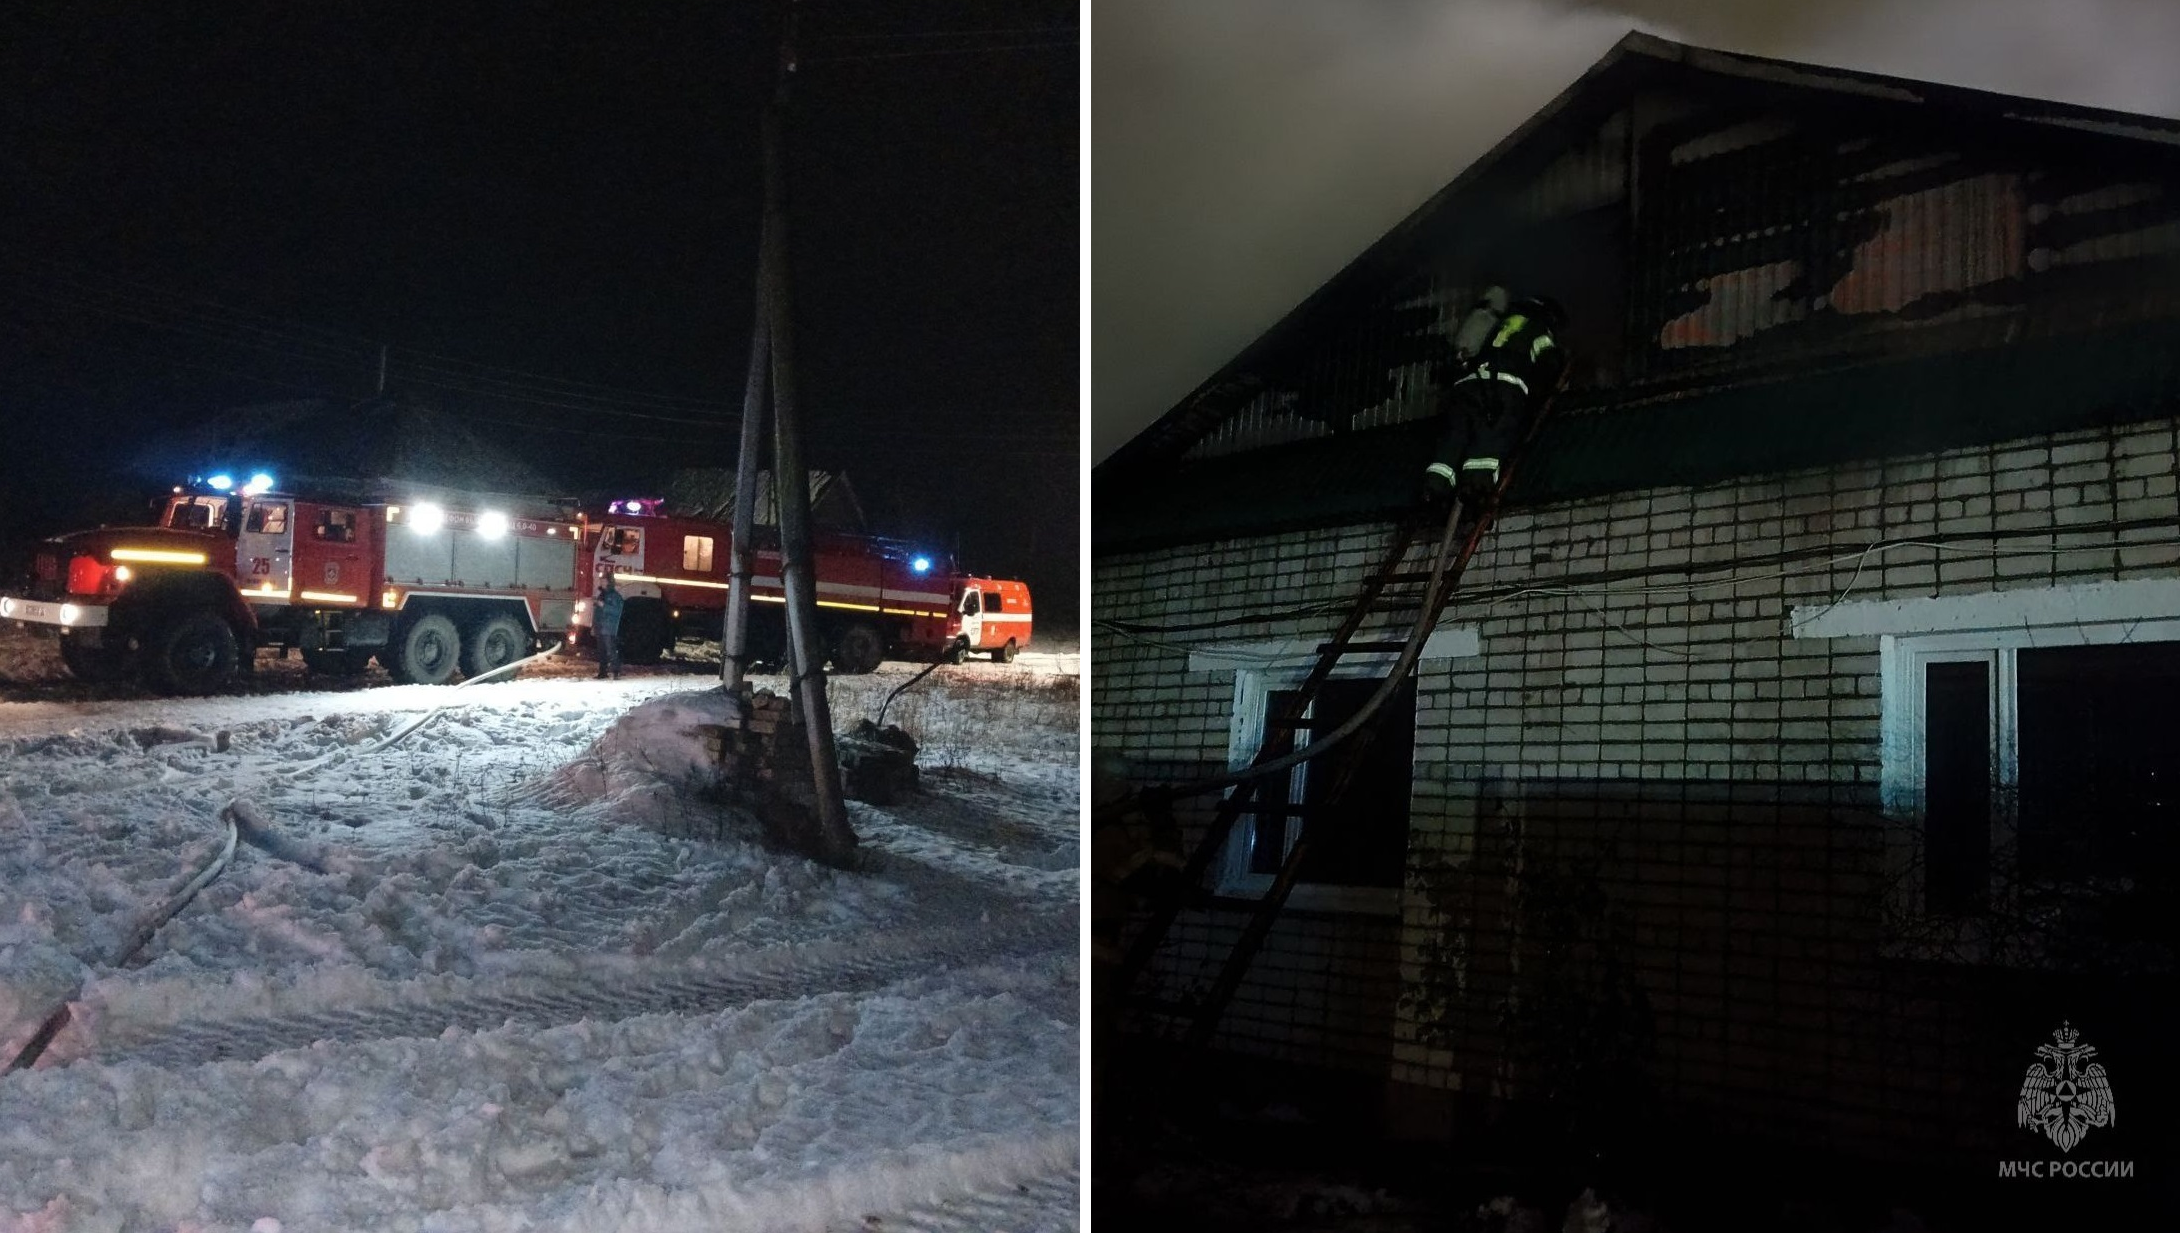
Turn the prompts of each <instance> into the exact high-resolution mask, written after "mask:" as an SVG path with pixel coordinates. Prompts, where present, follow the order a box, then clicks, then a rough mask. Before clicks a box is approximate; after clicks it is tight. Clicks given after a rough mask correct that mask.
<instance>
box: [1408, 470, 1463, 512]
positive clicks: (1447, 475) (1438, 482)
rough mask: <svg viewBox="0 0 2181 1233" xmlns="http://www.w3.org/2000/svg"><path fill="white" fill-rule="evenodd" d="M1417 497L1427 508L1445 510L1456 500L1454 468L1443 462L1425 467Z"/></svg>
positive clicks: (1418, 485)
mask: <svg viewBox="0 0 2181 1233" xmlns="http://www.w3.org/2000/svg"><path fill="white" fill-rule="evenodd" d="M1416 496H1417V501H1418V503H1419V504H1421V505H1423V506H1424V507H1425V508H1427V509H1435V510H1444V509H1445V508H1446V506H1447V502H1449V501H1451V500H1453V498H1454V468H1452V467H1450V466H1448V465H1446V464H1445V463H1443V462H1434V463H1432V464H1431V465H1430V466H1428V467H1425V468H1424V475H1423V478H1422V479H1420V480H1418V481H1417V484H1416Z"/></svg>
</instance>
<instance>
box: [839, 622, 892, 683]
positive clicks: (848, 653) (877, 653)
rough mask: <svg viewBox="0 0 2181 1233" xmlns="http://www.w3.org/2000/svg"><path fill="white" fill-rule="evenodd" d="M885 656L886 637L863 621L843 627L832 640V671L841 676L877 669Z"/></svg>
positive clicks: (860, 674) (858, 674) (861, 673)
mask: <svg viewBox="0 0 2181 1233" xmlns="http://www.w3.org/2000/svg"><path fill="white" fill-rule="evenodd" d="M884 658H886V639H885V638H883V637H881V636H880V635H879V632H878V631H877V630H876V629H873V628H872V627H871V626H870V625H868V624H867V623H865V622H863V621H857V622H856V623H854V624H853V625H850V626H848V627H847V628H846V629H843V630H842V631H841V633H840V637H838V638H835V639H834V640H833V671H835V672H837V673H839V674H840V675H842V676H862V675H863V674H864V673H866V672H875V671H877V670H878V665H879V661H880V660H882V659H884Z"/></svg>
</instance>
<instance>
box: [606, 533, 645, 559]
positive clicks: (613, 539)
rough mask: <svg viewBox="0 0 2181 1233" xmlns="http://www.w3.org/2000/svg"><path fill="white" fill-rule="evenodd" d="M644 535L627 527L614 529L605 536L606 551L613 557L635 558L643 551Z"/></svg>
mask: <svg viewBox="0 0 2181 1233" xmlns="http://www.w3.org/2000/svg"><path fill="white" fill-rule="evenodd" d="M643 547H644V533H643V532H642V531H638V530H635V529H633V528H629V527H615V528H614V529H613V530H612V531H609V532H607V535H606V551H608V552H611V553H613V554H614V555H615V556H624V557H627V556H635V555H636V554H637V553H638V552H641V551H643Z"/></svg>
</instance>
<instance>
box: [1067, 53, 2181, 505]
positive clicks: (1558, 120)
mask: <svg viewBox="0 0 2181 1233" xmlns="http://www.w3.org/2000/svg"><path fill="white" fill-rule="evenodd" d="M1704 81H1710V82H1713V83H1717V82H1721V81H1734V82H1740V83H1747V84H1748V85H1750V86H1752V87H1754V88H1758V89H1762V90H1766V91H1778V92H1781V93H1783V94H1796V95H1804V96H1807V95H1809V94H1813V93H1817V94H1832V95H1835V96H1838V97H1839V98H1840V99H1842V100H1844V101H1853V102H1855V103H1858V104H1863V105H1869V106H1898V107H1903V108H1917V109H1920V110H1922V111H1924V112H1926V113H1927V114H1951V115H1958V116H1963V117H1968V118H1973V119H1976V120H1978V121H1980V122H1985V123H1990V122H1994V121H2001V122H2012V123H2021V124H2027V125H2039V126H2050V127H2053V128H2056V129H2064V130H2071V131H2080V132H2086V133H2095V134H2099V135H2102V136H2105V137H2109V138H2120V139H2126V140H2132V141H2139V142H2144V143H2148V144H2153V145H2161V146H2166V147H2172V146H2174V145H2176V142H2177V133H2181V125H2177V124H2176V122H2175V121H2174V120H2171V119H2166V118H2163V117H2152V116H2141V115H2134V114H2131V113H2128V112H2120V111H2111V110H2107V109H2103V108H2095V107H2084V106H2079V105H2076V104H2070V103H2058V102H2051V101H2047V100H2041V99H2031V98H2025V97H2020V96H2015V95H2007V94H1999V93H1995V92H1992V91H1987V90H1977V89H1971V88H1967V87H1961V86H1947V85H1939V84H1935V83H1930V82H1920V81H1914V80H1910V79H1906V78H1898V77H1889V76H1885V75H1882V74H1876V73H1865V72H1859V71H1854V70H1849V69H1838V68H1829V67H1824V66H1820V65H1812V64H1800V63H1795V62H1792V61H1786V60H1775V59H1769V58H1765V57H1761V56H1748V55H1741V54H1739V53H1733V52H1723V51H1714V50H1710V49H1707V48H1701V47H1694V46H1690V45H1687V44H1683V43H1676V42H1673V41H1671V40H1668V39H1663V38H1659V37H1657V36H1655V35H1649V34H1643V33H1641V32H1631V33H1629V34H1628V35H1627V36H1625V37H1623V38H1622V39H1621V40H1620V41H1619V42H1618V43H1616V44H1614V46H1613V48H1612V49H1611V50H1610V51H1608V52H1607V53H1606V54H1605V56H1604V57H1603V58H1601V59H1600V60H1599V61H1598V62H1597V63H1596V64H1594V65H1592V66H1591V67H1590V68H1589V69H1588V70H1586V71H1585V72H1584V73H1583V75H1582V76H1581V77H1579V78H1577V79H1576V80H1575V81H1574V82H1573V83H1572V84H1570V85H1569V86H1568V87H1567V88H1566V89H1564V90H1562V91H1561V92H1560V93H1559V94H1558V95H1556V96H1555V97H1554V98H1553V99H1552V101H1551V102H1549V103H1547V104H1546V105H1545V106H1544V107H1542V108H1540V109H1539V110H1538V111H1537V112H1536V113H1535V114H1533V115H1532V116H1531V117H1530V118H1529V119H1527V120H1525V121H1524V122H1523V123H1522V124H1521V125H1520V126H1519V127H1517V128H1516V129H1515V130H1514V131H1513V132H1511V133H1509V134H1508V135H1507V136H1506V137H1504V138H1502V139H1501V140H1500V141H1499V142H1498V143H1497V144H1496V145H1494V146H1493V147H1492V148H1491V149H1490V150H1488V151H1486V152H1485V154H1484V155H1483V156H1481V157H1480V158H1478V159H1477V160H1476V161H1475V162H1473V163H1471V164H1470V165H1469V166H1468V167H1466V168H1464V169H1463V170H1462V172H1461V173H1460V174H1459V175H1457V176H1456V177H1455V178H1454V179H1453V181H1451V182H1450V183H1448V184H1447V185H1446V186H1445V187H1444V188H1442V189H1440V190H1439V191H1438V192H1437V193H1435V194H1433V195H1432V196H1431V198H1430V199H1429V200H1427V201H1425V202H1424V203H1423V205H1421V206H1419V207H1418V208H1417V209H1416V210H1415V211H1413V212H1411V213H1410V214H1409V216H1408V217H1407V218H1405V219H1403V220H1402V221H1401V222H1400V223H1398V224H1396V225H1395V226H1394V228H1393V229H1392V230H1390V231H1389V232H1387V233H1386V235H1384V236H1383V237H1381V238H1380V239H1379V240H1378V241H1377V242H1376V243H1374V244H1373V245H1371V246H1370V247H1369V248H1368V249H1366V250H1365V251H1364V252H1363V253H1362V254H1361V255H1360V256H1358V257H1357V258H1356V259H1355V260H1353V261H1351V262H1350V263H1349V264H1348V265H1347V266H1346V267H1344V268H1343V269H1342V270H1341V271H1340V272H1339V273H1337V274H1335V275H1334V276H1333V277H1332V278H1331V279H1329V280H1328V281H1327V282H1326V283H1325V284H1324V285H1323V286H1321V287H1320V288H1319V289H1318V290H1317V291H1316V292H1314V293H1312V294H1311V296H1310V297H1309V298H1307V299H1305V300H1304V301H1303V302H1302V303H1301V304H1300V305H1298V306H1297V307H1295V308H1294V309H1293V310H1291V311H1290V312H1288V313H1287V314H1286V315H1285V316H1283V317H1282V318H1281V319H1280V320H1279V321H1278V322H1277V323H1275V324H1274V325H1273V326H1272V328H1271V329H1269V330H1267V331H1266V332H1265V333H1264V334H1263V335H1261V336H1260V337H1259V338H1258V339H1257V340H1256V341H1255V342H1253V343H1251V344H1250V345H1249V346H1248V347H1247V348H1245V349H1244V350H1243V351H1242V353H1241V354H1240V355H1238V356H1236V357H1235V358H1234V359H1233V360H1231V361H1229V362H1228V363H1227V364H1226V365H1224V366H1223V367H1221V368H1220V369H1219V371H1218V372H1216V373H1214V374H1213V375H1212V376H1211V377H1210V378H1209V379H1207V380H1206V381H1205V382H1204V383H1203V384H1201V385H1199V386H1198V387H1197V388H1196V389H1195V390H1194V391H1192V392H1191V393H1190V394H1189V395H1188V396H1187V397H1185V398H1183V399H1182V400H1181V402H1179V403H1178V404H1176V405H1175V406H1174V407H1173V408H1172V409H1170V410H1169V411H1167V413H1166V414H1165V415H1163V416H1161V417H1160V418H1159V419H1158V420H1157V421H1155V422H1153V423H1152V424H1151V425H1150V426H1149V427H1147V428H1145V429H1144V430H1143V431H1142V432H1140V433H1138V434H1137V435H1136V436H1135V437H1134V438H1132V439H1131V440H1130V441H1129V442H1128V443H1127V444H1125V445H1123V446H1122V447H1121V448H1120V449H1118V450H1115V451H1114V452H1113V453H1112V454H1111V455H1109V456H1108V457H1107V458H1106V459H1105V460H1104V461H1102V462H1101V463H1100V464H1099V465H1098V466H1097V467H1096V468H1095V469H1094V471H1093V479H1094V482H1101V481H1107V480H1109V479H1111V478H1114V477H1117V476H1119V475H1122V474H1125V473H1127V472H1130V471H1134V470H1138V469H1142V468H1145V467H1154V466H1157V465H1160V464H1163V463H1171V462H1173V461H1175V460H1176V459H1178V458H1179V457H1180V456H1181V454H1182V453H1183V452H1184V451H1185V450H1187V449H1188V447H1189V446H1190V445H1191V444H1193V443H1194V442H1195V441H1196V440H1197V439H1199V438H1200V437H1202V436H1203V435H1204V434H1205V433H1206V432H1207V431H1209V430H1210V429H1211V428H1212V427H1214V426H1215V425H1216V424H1217V423H1218V422H1219V421H1220V419H1221V418H1223V417H1224V416H1225V415H1226V414H1227V413H1228V412H1230V411H1231V410H1233V409H1234V408H1235V407H1237V406H1239V405H1241V404H1242V403H1244V402H1246V401H1247V400H1248V399H1249V398H1250V397H1251V396H1253V395H1254V394H1256V393H1257V392H1258V391H1259V390H1260V389H1262V388H1263V386H1264V383H1263V380H1262V377H1261V376H1260V375H1259V373H1260V371H1261V370H1262V369H1263V368H1264V367H1265V366H1266V363H1267V361H1268V360H1270V359H1271V358H1272V357H1274V356H1276V355H1277V354H1279V353H1280V352H1282V351H1283V350H1284V349H1285V348H1287V347H1288V346H1289V344H1290V343H1291V341H1292V340H1294V339H1295V338H1297V337H1298V336H1299V335H1301V334H1302V333H1303V332H1304V331H1305V330H1307V329H1308V328H1310V327H1311V326H1312V325H1313V324H1314V323H1315V322H1316V321H1317V320H1318V319H1319V318H1320V317H1321V315H1322V314H1324V313H1326V312H1328V311H1329V310H1330V309H1331V308H1332V307H1333V304H1334V301H1336V300H1337V299H1338V298H1339V297H1340V296H1342V295H1343V294H1344V293H1346V292H1347V291H1348V290H1350V289H1352V288H1354V287H1356V286H1357V285H1359V284H1364V283H1368V282H1370V281H1372V279H1373V277H1374V275H1377V274H1380V273H1382V272H1386V271H1389V270H1392V269H1394V268H1396V267H1397V266H1398V264H1399V263H1400V261H1401V260H1402V257H1403V255H1404V253H1405V252H1406V251H1407V249H1408V248H1409V247H1410V245H1411V244H1412V243H1413V242H1414V241H1415V239H1416V238H1417V237H1418V236H1419V235H1420V234H1421V233H1423V232H1425V231H1427V230H1430V229H1433V228H1434V226H1435V224H1437V223H1439V222H1440V221H1441V220H1443V219H1444V218H1446V217H1447V216H1449V215H1451V214H1452V213H1453V212H1454V211H1455V210H1456V209H1457V207H1458V205H1459V204H1460V203H1461V201H1462V199H1463V198H1464V197H1466V196H1468V195H1469V194H1470V192H1471V190H1472V189H1474V188H1475V187H1476V186H1477V185H1478V184H1479V183H1480V182H1481V181H1483V180H1485V179H1486V178H1487V177H1488V176H1489V175H1490V174H1491V173H1492V172H1493V171H1495V170H1496V169H1498V168H1500V167H1501V166H1502V165H1503V164H1505V163H1507V162H1508V161H1509V160H1510V158H1511V157H1512V156H1514V155H1515V153H1516V152H1517V151H1520V150H1524V149H1525V148H1527V147H1529V146H1531V145H1532V143H1535V142H1543V141H1547V140H1550V139H1551V138H1552V137H1553V136H1555V135H1556V134H1562V133H1572V132H1574V131H1576V130H1578V129H1579V128H1580V127H1581V126H1582V125H1584V124H1586V123H1591V122H1594V121H1595V120H1597V119H1599V118H1601V117H1602V116H1603V115H1604V114H1606V113H1609V112H1610V111H1612V110H1613V109H1615V108H1617V107H1619V106H1620V105H1622V103H1623V102H1624V101H1625V100H1626V99H1627V98H1628V97H1630V96H1631V95H1632V94H1633V93H1634V91H1635V90H1636V89H1637V88H1638V87H1640V86H1642V85H1644V84H1648V83H1659V82H1667V83H1674V84H1682V85H1688V84H1692V83H1699V82H1704Z"/></svg>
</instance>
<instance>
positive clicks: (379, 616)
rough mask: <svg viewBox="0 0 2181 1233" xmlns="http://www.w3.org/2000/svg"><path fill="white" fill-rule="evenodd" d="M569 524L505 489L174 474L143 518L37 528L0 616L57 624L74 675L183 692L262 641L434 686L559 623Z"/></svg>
mask: <svg viewBox="0 0 2181 1233" xmlns="http://www.w3.org/2000/svg"><path fill="white" fill-rule="evenodd" d="M356 495H357V494H349V496H350V498H353V497H355V496H356ZM420 495H421V494H420ZM581 538H582V524H581V522H580V521H579V520H578V519H576V518H574V517H571V516H570V514H569V512H568V511H567V510H564V509H556V508H553V507H551V506H550V505H549V504H543V503H538V502H535V501H526V500H524V499H520V498H504V499H485V500H477V499H475V498H469V499H463V500H460V501H457V500H456V499H454V498H451V497H449V498H446V499H444V500H433V499H419V500H410V501H406V502H403V501H395V500H378V499H368V498H366V499H335V500H323V499H313V498H310V497H304V496H299V495H296V494H293V493H289V492H282V491H278V490H276V489H275V488H274V486H273V481H272V478H271V477H270V476H267V475H263V474H260V475H257V476H254V477H253V478H252V479H251V480H250V482H248V483H246V484H242V485H240V486H238V485H236V484H235V483H234V482H233V480H232V479H231V478H230V477H228V476H224V475H220V476H213V477H211V478H210V479H209V480H207V481H205V482H204V483H202V484H192V485H191V486H190V487H188V488H177V489H175V491H174V494H173V495H172V496H170V497H169V498H168V499H167V501H166V503H165V506H164V509H163V510H162V512H161V516H160V519H159V525H158V526H156V527H102V528H100V529H98V530H96V531H81V532H77V533H75V534H72V535H64V536H61V537H58V538H56V539H53V540H50V541H48V542H47V543H46V544H44V545H42V546H41V547H40V550H39V551H38V553H37V554H36V556H35V557H34V559H33V574H32V579H31V587H30V590H29V592H28V593H27V594H25V595H20V596H0V618H9V619H14V620H18V621H28V622H31V623H34V624H44V625H51V626H57V627H58V628H59V632H60V639H61V657H62V659H63V660H64V661H65V662H66V663H67V665H68V668H69V670H70V671H71V672H73V673H74V674H75V675H77V676H78V677H81V678H84V679H86V680H108V679H113V678H116V677H119V676H122V675H123V674H125V673H127V672H130V671H132V670H137V671H141V672H142V673H143V675H144V676H145V678H146V680H147V681H148V682H149V683H151V684H152V685H154V686H155V687H158V688H162V689H166V690H169V691H172V692H176V693H198V692H203V691H205V690H209V689H215V688H218V687H219V686H220V685H222V684H224V683H225V682H227V681H228V680H230V679H231V678H232V677H233V676H234V675H235V673H236V672H237V671H238V670H239V669H240V668H242V667H243V666H245V665H246V664H247V663H248V662H249V661H250V659H251V658H252V656H254V654H255V652H256V650H257V649H258V648H260V647H274V648H278V649H280V650H281V651H282V652H283V653H285V652H286V651H287V650H290V649H294V650H298V651H301V652H302V655H303V658H304V660H305V661H306V662H308V663H309V664H310V666H311V668H312V669H313V670H314V671H321V672H329V673H335V674H342V675H352V674H354V673H358V672H361V671H362V670H363V669H364V667H365V665H366V664H368V663H369V662H370V660H371V658H372V657H373V656H376V657H377V658H378V660H379V662H380V663H381V664H383V665H385V666H386V668H387V670H388V671H390V672H392V673H393V674H394V676H395V677H396V678H397V679H400V680H403V681H408V682H413V683H419V684H439V683H441V682H444V681H446V680H448V679H450V678H451V677H452V676H453V675H454V674H455V672H456V670H457V669H460V670H461V671H462V672H463V673H465V674H467V675H471V676H475V675H478V674H480V673H483V672H487V671H490V670H491V669H493V668H498V667H501V666H504V665H506V664H508V663H511V662H513V661H514V660H517V659H520V658H522V657H523V656H525V655H528V654H530V653H531V650H532V648H533V647H534V646H536V645H537V644H538V641H539V640H540V639H541V638H546V637H551V636H557V635H559V634H560V633H561V632H562V631H565V630H566V629H567V627H568V624H569V620H570V618H571V616H572V615H573V613H574V611H575V605H576V600H577V595H576V580H577V572H578V571H577V567H576V555H577V543H578V541H579V540H580V539H581Z"/></svg>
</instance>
